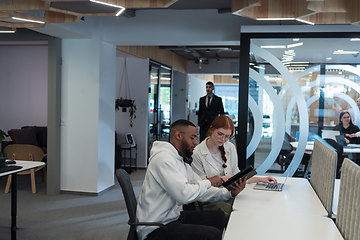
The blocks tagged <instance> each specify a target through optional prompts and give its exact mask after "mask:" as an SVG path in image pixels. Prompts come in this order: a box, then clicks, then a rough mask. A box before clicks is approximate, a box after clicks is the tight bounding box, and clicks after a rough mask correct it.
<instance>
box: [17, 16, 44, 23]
mask: <svg viewBox="0 0 360 240" xmlns="http://www.w3.org/2000/svg"><path fill="white" fill-rule="evenodd" d="M11 18H12V19H15V20H20V21H25V22H34V23H41V24H45V22H44V21H37V20H32V19H26V18H18V17H11Z"/></svg>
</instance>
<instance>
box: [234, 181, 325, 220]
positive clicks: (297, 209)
mask: <svg viewBox="0 0 360 240" xmlns="http://www.w3.org/2000/svg"><path fill="white" fill-rule="evenodd" d="M276 179H277V180H278V182H284V180H285V177H276ZM254 186H255V184H247V185H246V188H245V189H244V190H243V191H242V192H241V193H240V194H239V195H238V196H236V198H235V201H234V205H233V209H234V210H237V211H250V212H270V213H273V214H279V213H281V214H283V213H287V214H307V215H314V216H322V217H324V216H327V212H326V210H325V208H324V206H323V205H322V203H321V202H320V200H319V198H318V197H317V195H316V193H315V191H314V190H313V188H312V187H311V185H310V183H309V181H308V180H306V179H305V178H291V177H289V178H288V179H287V181H286V184H285V186H284V188H283V190H282V191H281V192H277V191H265V190H254V189H253V188H254ZM271 222H272V223H275V222H273V221H271Z"/></svg>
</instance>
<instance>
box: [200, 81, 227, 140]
mask: <svg viewBox="0 0 360 240" xmlns="http://www.w3.org/2000/svg"><path fill="white" fill-rule="evenodd" d="M213 91H214V84H213V83H212V82H207V83H206V93H207V94H206V96H204V97H201V98H200V101H199V102H200V104H199V112H198V123H199V126H200V142H201V141H203V140H204V139H205V138H206V133H207V131H208V130H209V128H210V125H211V123H212V121H213V120H214V119H215V118H216V117H217V116H218V115H220V114H224V106H223V104H222V100H221V97H218V96H216V95H215V94H214V93H213Z"/></svg>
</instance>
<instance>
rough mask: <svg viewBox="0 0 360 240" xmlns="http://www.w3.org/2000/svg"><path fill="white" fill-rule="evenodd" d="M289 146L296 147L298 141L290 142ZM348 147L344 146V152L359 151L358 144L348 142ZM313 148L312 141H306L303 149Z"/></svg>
mask: <svg viewBox="0 0 360 240" xmlns="http://www.w3.org/2000/svg"><path fill="white" fill-rule="evenodd" d="M290 144H291V146H293V147H294V148H297V147H298V145H299V142H290ZM348 146H349V147H346V146H345V147H344V153H360V144H349V145H348ZM313 150H314V142H307V143H306V147H305V151H313Z"/></svg>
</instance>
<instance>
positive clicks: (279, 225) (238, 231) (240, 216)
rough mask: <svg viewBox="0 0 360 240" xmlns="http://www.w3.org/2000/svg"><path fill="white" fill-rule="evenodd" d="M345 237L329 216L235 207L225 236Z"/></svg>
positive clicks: (258, 239)
mask: <svg viewBox="0 0 360 240" xmlns="http://www.w3.org/2000/svg"><path fill="white" fill-rule="evenodd" d="M237 239H239V240H240V239H251V240H264V239H276V240H289V239H291V240H304V239H306V240H320V239H324V240H325V239H326V240H342V239H343V237H342V236H341V234H340V232H339V230H338V229H337V227H336V225H335V224H334V222H333V221H332V220H331V219H330V218H326V217H320V216H313V215H293V214H276V213H275V212H270V211H254V212H251V213H250V212H244V211H233V212H232V213H231V215H230V219H229V223H228V226H227V229H226V231H225V235H224V239H223V240H237Z"/></svg>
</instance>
